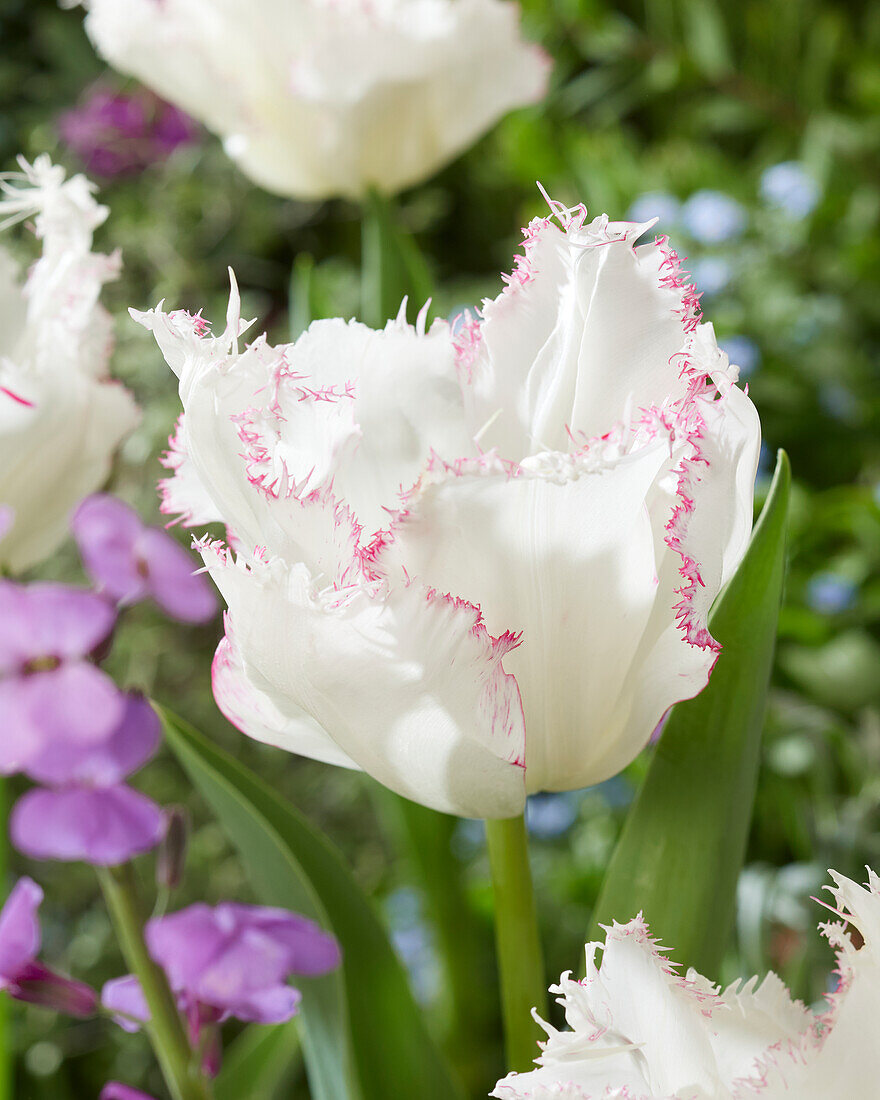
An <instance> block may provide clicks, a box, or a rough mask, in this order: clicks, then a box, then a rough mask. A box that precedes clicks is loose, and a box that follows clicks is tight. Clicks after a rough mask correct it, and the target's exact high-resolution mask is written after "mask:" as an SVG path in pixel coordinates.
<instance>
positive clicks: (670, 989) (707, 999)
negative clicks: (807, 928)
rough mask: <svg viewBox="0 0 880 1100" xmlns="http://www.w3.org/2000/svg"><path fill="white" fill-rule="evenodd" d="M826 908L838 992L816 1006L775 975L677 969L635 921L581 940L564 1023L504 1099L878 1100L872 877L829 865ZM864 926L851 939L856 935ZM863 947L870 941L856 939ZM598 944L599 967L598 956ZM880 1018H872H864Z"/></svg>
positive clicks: (877, 885) (561, 992) (879, 890)
mask: <svg viewBox="0 0 880 1100" xmlns="http://www.w3.org/2000/svg"><path fill="white" fill-rule="evenodd" d="M831 875H832V877H833V878H834V881H835V886H833V887H826V889H828V890H830V892H831V893H832V895H833V897H834V902H835V904H834V906H833V907H830V908H833V911H834V912H836V913H839V915H840V916H841V918H842V921H838V922H832V923H830V924H825V925H820V926H819V927H820V928H821V930H822V932H823V934H824V935H825V936H826V937H827V939H828V941H829V943H830V944H831V945H832V946H833V947H835V948H836V949H837V969H836V973H837V976H838V982H837V989H836V991H835V992H834V993H832V994H830V995H829V997H828V1003H827V1004H826V1005H824V1006H822V1009H821V1010H820V1011H818V1012H815V1013H814V1012H811V1011H810V1010H809V1009H807V1008H806V1007H805V1006H804V1005H803V1004H801V1003H800V1002H799V1001H795V1000H793V999H792V998H791V996H790V994H789V992H788V990H787V989H786V987H785V985H784V984H783V982H782V981H781V980H780V979H779V978H778V977H777V976H776V975H775V974H773V973H772V972H771V973H769V974H768V975H767V976H766V977H765V978H764V980H763V982H761V984H760V985H758V979H757V978H752V979H751V980H750V981H748V982H745V983H742V984H741V983H739V982H736V983H734V984H733V985H731V986H729V987H728V988H727V989H725V990H723V991H722V990H721V989H720V988H719V987H717V986H714V985H712V983H711V982H710V981H708V980H707V979H706V978H704V977H703V976H702V975H701V974H698V973H697V972H696V971H695V970H689V971H688V972H687V973H686V974H684V975H681V974H679V973H678V972H677V968H676V965H675V964H674V963H671V962H670V961H669V959H668V958H667V957H666V955H665V954H664V953H663V952H664V950H665V949H664V948H659V947H658V946H657V944H656V941H655V940H654V939H653V937H652V936H651V934H650V931H649V930H648V928H647V926H646V925H645V923H644V921H643V920H642V919H641V915H640V916H639V917H637V918H635V919H634V920H632V921H630V922H629V923H628V924H617V923H615V924H614V925H613V926H612V927H610V928H608V929H607V930H606V936H605V943H604V944H601V943H590V944H587V969H586V975H585V977H584V978H583V979H582V980H580V981H576V980H575V979H573V978H572V977H571V975H570V973H566V974H563V975H562V977H561V978H560V981H559V985H558V986H553V987H551V992H553V993H556V994H557V995H558V996H557V1000H558V1002H559V1004H561V1005H562V1007H563V1008H564V1009H565V1018H566V1022H567V1024H568V1026H569V1029H570V1030H568V1031H558V1030H557V1029H556V1028H554V1027H552V1026H551V1025H550V1024H546V1023H544V1022H543V1021H542V1020H540V1017H538V1016H536V1017H535V1018H536V1019H538V1021H539V1022H540V1023H541V1026H542V1027H543V1028H544V1029H545V1031H546V1032H547V1035H548V1038H547V1040H546V1041H545V1042H544V1043H543V1044H541V1046H542V1053H541V1055H540V1056H539V1057H538V1058H537V1059H536V1062H537V1063H538V1065H539V1067H540V1068H538V1069H535V1070H532V1071H531V1072H529V1073H511V1074H509V1075H508V1076H507V1077H505V1078H504V1080H502V1081H499V1082H498V1084H497V1085H496V1087H495V1090H494V1092H492V1094H491V1095H492V1096H494V1097H498V1098H499V1100H550V1098H551V1097H552V1098H553V1100H563V1098H568V1100H600V1098H601V1100H615V1098H616V1100H750V1098H752V1097H755V1098H759V1100H795V1098H796V1100H873V1098H874V1097H875V1096H876V1094H877V1093H876V1078H877V1073H876V1020H877V1013H878V1010H880V879H878V878H877V876H876V875H875V874H874V872H873V871H870V870H869V872H868V876H869V880H868V883H867V885H866V886H865V887H864V888H863V887H860V886H858V885H857V884H856V883H855V882H852V881H850V880H849V879H847V878H844V877H843V876H842V875H838V874H836V873H835V872H833V871H832V872H831ZM851 928H854V929H856V930H857V931H858V933H859V934H860V939H859V941H858V943H859V946H858V947H857V946H856V944H855V943H854V942H853V940H852V939H851V937H850V934H849V930H850V929H851ZM862 941H864V943H863V945H862ZM597 951H601V952H602V962H601V965H599V964H598V962H597V959H596V953H597ZM872 1021H875V1023H872Z"/></svg>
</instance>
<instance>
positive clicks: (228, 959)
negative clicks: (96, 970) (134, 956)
mask: <svg viewBox="0 0 880 1100" xmlns="http://www.w3.org/2000/svg"><path fill="white" fill-rule="evenodd" d="M146 940H147V946H148V947H149V950H150V954H151V955H152V956H153V958H154V959H155V960H156V962H158V963H159V964H160V965H161V966H162V968H163V969H164V970H165V973H166V974H167V975H168V981H169V983H170V985H171V988H172V989H173V990H174V992H175V994H176V996H177V998H178V1004H179V1005H180V1008H181V1011H182V1012H183V1013H184V1015H185V1016H186V1018H187V1021H188V1024H189V1030H190V1039H191V1041H192V1043H193V1046H194V1047H195V1046H197V1045H199V1044H200V1042H202V1041H203V1034H202V1033H203V1030H204V1029H205V1028H212V1027H213V1026H214V1025H216V1024H218V1023H221V1022H222V1021H223V1020H226V1019H228V1018H229V1017H230V1016H235V1017H236V1018H237V1019H239V1020H246V1021H252V1022H255V1023H262V1024H274V1023H282V1022H283V1021H285V1020H289V1019H290V1018H291V1017H292V1016H294V1015H295V1014H296V1011H297V1007H298V1005H299V1001H300V997H301V994H300V992H299V990H297V989H294V988H293V987H292V986H289V985H287V979H288V978H289V977H290V976H291V975H292V974H300V975H303V976H307V977H315V976H317V975H320V974H326V973H327V972H328V971H330V970H333V969H334V968H335V967H336V966H338V965H339V961H340V953H339V946H338V944H337V942H336V940H335V939H334V937H333V936H331V935H329V934H328V933H326V932H323V931H322V930H321V929H320V928H319V927H318V926H317V925H316V924H314V923H313V922H312V921H310V920H307V919H306V918H305V917H301V916H298V915H297V914H296V913H289V912H287V911H286V910H284V909H268V908H264V907H263V906H259V905H239V904H236V903H233V902H224V903H222V904H220V905H217V906H214V907H212V906H209V905H204V904H202V903H198V904H196V905H190V906H189V907H188V908H186V909H181V910H180V911H179V912H178V913H172V914H171V915H170V916H166V917H157V918H155V919H154V920H151V921H149V922H148V924H147V927H146ZM101 999H102V1001H103V1003H104V1005H105V1007H106V1008H108V1009H109V1010H110V1011H111V1012H116V1013H122V1014H123V1015H122V1016H121V1017H119V1019H118V1022H119V1023H120V1024H121V1026H123V1027H125V1028H127V1029H129V1030H133V1027H132V1021H131V1018H132V1017H133V1018H134V1019H135V1020H142V1021H144V1022H146V1021H147V1020H148V1019H149V1012H148V1009H147V1006H146V1003H145V1000H144V997H143V993H142V992H141V989H140V985H139V983H138V981H137V979H136V978H134V977H126V978H118V979H115V980H114V981H112V982H108V983H107V985H105V986H104V989H103V991H102V998H101ZM209 1038H210V1036H209ZM215 1055H216V1051H212V1052H211V1067H210V1068H212V1069H213V1070H215V1071H216V1068H217V1062H216V1057H215Z"/></svg>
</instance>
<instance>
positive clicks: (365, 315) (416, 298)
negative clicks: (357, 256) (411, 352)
mask: <svg viewBox="0 0 880 1100" xmlns="http://www.w3.org/2000/svg"><path fill="white" fill-rule="evenodd" d="M361 217H362V219H363V220H362V226H361V241H362V255H361V269H362V270H361V283H362V294H361V297H362V302H361V314H362V319H363V320H364V321H365V322H366V323H367V324H368V325H370V326H371V327H372V328H382V327H384V325H385V322H386V321H389V320H392V319H393V318H394V317H396V316H397V311H398V310H399V309H400V303H401V301H402V300H403V298H404V296H408V297H409V299H410V300H409V306H410V307H411V310H410V312H412V308H413V307H414V308H415V309H416V310H418V309H420V308H421V306H422V305H423V304H424V302H425V301H427V299H428V298H430V296H431V277H430V273H429V271H428V266H427V264H426V262H425V258H424V256H423V255H422V254H421V252H420V251H419V247H418V245H417V244H416V242H415V241H414V240H413V238H412V237H411V236H410V235H409V234H408V233H406V232H405V231H404V230H403V229H402V228H401V226H400V225H398V223H397V221H396V220H395V212H394V207H393V204H392V202H391V200H390V199H388V198H386V197H385V196H383V195H380V194H379V193H378V192H377V191H370V192H368V193H367V195H366V196H365V197H364V204H363V210H362V213H361Z"/></svg>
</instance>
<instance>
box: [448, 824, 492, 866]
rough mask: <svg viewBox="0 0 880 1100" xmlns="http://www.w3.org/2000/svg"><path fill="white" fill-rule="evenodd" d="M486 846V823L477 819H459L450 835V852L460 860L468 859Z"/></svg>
mask: <svg viewBox="0 0 880 1100" xmlns="http://www.w3.org/2000/svg"><path fill="white" fill-rule="evenodd" d="M485 845H486V822H485V821H483V820H482V818H478V817H461V818H459V819H458V822H457V824H456V826H455V832H454V833H453V834H452V850H453V852H454V853H455V854H456V855H457V856H458V857H459V858H460V859H469V858H470V857H471V856H472V855H474V854H475V853H476V852H478V851H480V850H481V849H482V848H484V847H485Z"/></svg>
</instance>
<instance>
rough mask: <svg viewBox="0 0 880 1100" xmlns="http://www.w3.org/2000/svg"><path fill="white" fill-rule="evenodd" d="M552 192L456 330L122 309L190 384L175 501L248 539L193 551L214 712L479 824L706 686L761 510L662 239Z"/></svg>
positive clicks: (583, 772) (733, 411) (560, 780)
mask: <svg viewBox="0 0 880 1100" xmlns="http://www.w3.org/2000/svg"><path fill="white" fill-rule="evenodd" d="M557 213H558V215H559V219H560V221H561V224H562V228H560V227H559V226H558V225H556V224H555V223H554V221H553V219H552V218H542V219H536V220H535V221H534V222H532V224H531V225H530V226H529V227H528V229H527V230H526V241H527V243H526V253H525V256H524V257H521V258H520V261H519V263H518V266H517V269H516V272H515V274H514V275H513V276H512V277H511V278H510V280H509V285H508V287H507V288H506V289H505V290H504V291H503V293H502V294H501V295H500V296H499V297H498V298H496V299H495V300H494V301H487V302H486V303H484V309H483V319H482V320H481V321H472V322H471V323H469V324H468V325H466V326H465V328H464V329H463V331H462V332H461V333H460V334H459V336H458V337H454V336H453V334H452V332H451V330H450V328H449V326H448V325H447V324H446V323H445V322H440V321H436V322H435V323H434V324H433V326H432V327H431V328H430V330H428V331H426V330H425V322H424V313H423V315H422V316H421V317H420V319H419V322H418V324H417V325H416V326H415V327H412V326H409V325H407V324H406V322H405V320H404V319H403V318H404V315H403V313H401V316H400V317H399V318H398V319H397V320H396V321H394V322H391V323H389V324H388V325H387V326H386V328H385V329H384V331H381V332H375V331H372V330H371V329H368V328H366V327H365V326H364V325H362V324H356V323H350V324H346V323H345V322H343V321H340V320H332V321H317V322H315V323H314V324H313V325H312V326H311V327H310V329H309V330H308V331H307V332H306V333H304V334H303V336H301V337H300V339H299V340H298V341H297V342H296V343H295V344H291V345H285V346H281V347H275V348H273V347H271V346H270V345H269V344H268V343H267V342H266V340H265V337H260V338H259V339H257V340H256V341H255V342H254V343H252V344H250V345H249V346H247V347H245V348H244V349H243V350H242V349H240V347H239V337H240V334H241V332H242V331H243V327H242V325H241V324H240V321H239V318H238V305H237V297H236V295H235V294H234V295H233V298H232V300H231V304H230V314H229V319H228V324H227V328H226V331H225V332H224V333H223V334H222V335H220V336H218V337H213V336H210V335H209V334H208V333H207V331H206V326H205V322H204V321H202V319H201V318H193V317H190V316H189V315H187V314H184V313H181V312H177V313H163V312H161V310H156V311H151V312H149V313H147V314H136V316H137V317H138V319H139V320H141V321H142V323H144V324H145V325H147V326H148V327H150V328H152V329H153V331H154V333H155V335H156V338H157V340H158V342H159V344H160V345H161V347H162V350H163V351H164V353H165V357H166V359H167V360H168V362H169V364H170V365H171V366H172V368H173V369H174V370H175V371H176V372H177V374H178V375H179V377H180V394H181V399H182V402H183V407H184V416H183V418H182V421H181V424H180V426H179V428H178V431H177V433H176V436H175V438H174V440H173V443H172V452H171V454H170V455H169V460H168V462H169V465H170V466H172V468H173V469H174V476H173V477H172V478H171V479H170V481H169V482H168V483H167V484H166V486H165V496H166V500H165V505H164V507H165V509H166V511H170V512H176V513H178V514H180V515H182V516H184V517H189V518H190V521H192V519H193V517H195V518H196V521H197V522H204V521H206V520H209V519H222V520H223V521H224V522H225V523H226V524H227V525H228V527H229V529H230V537H231V543H232V546H233V547H234V548H235V550H236V552H237V555H234V554H232V553H230V552H227V551H226V550H225V549H223V548H221V547H219V546H215V545H211V544H208V543H205V544H204V545H203V547H202V549H203V553H204V557H205V561H206V562H207V564H208V566H209V568H210V570H211V573H212V575H213V576H214V579H215V581H216V583H217V584H218V586H219V588H220V590H221V592H222V593H223V595H224V597H225V599H226V601H227V604H228V605H229V616H228V626H229V629H228V633H227V638H226V639H225V640H224V642H223V643H222V644H221V647H220V650H219V652H218V658H217V663H216V666H215V694H216V696H217V700H218V702H219V704H220V706H221V708H222V709H223V710H224V711H225V712H226V713H227V715H228V716H229V717H230V718H231V719H232V721H233V722H235V723H236V724H237V725H238V726H239V727H240V728H241V729H243V730H244V731H245V732H246V733H249V734H251V735H252V736H255V737H257V738H259V739H261V740H265V741H269V742H271V743H273V744H277V745H281V746H283V747H284V748H287V749H289V750H290V751H293V752H298V753H302V754H304V755H307V756H312V757H315V758H317V759H322V760H329V761H332V762H334V763H340V764H347V765H348V766H357V767H360V768H363V769H364V770H366V771H367V772H369V773H370V774H371V775H373V776H375V777H376V778H377V779H379V780H380V781H381V782H382V783H385V784H386V785H387V786H389V787H391V788H393V789H394V790H396V791H398V792H399V793H401V794H404V795H406V796H407V797H409V798H412V799H414V800H416V801H418V802H422V803H424V804H426V805H428V806H432V807H435V808H437V809H441V810H446V811H450V812H454V813H459V814H462V815H468V816H483V817H504V816H509V815H513V814H516V813H518V812H519V811H521V810H522V808H523V804H524V799H525V795H526V793H527V792H531V791H537V790H542V789H551V790H564V789H570V788H576V787H581V786H585V785H587V784H591V783H596V782H599V781H600V780H603V779H605V778H607V777H608V776H610V775H613V774H614V773H615V772H617V771H618V770H619V769H621V768H622V767H624V766H625V765H626V764H628V763H629V762H630V761H631V760H632V759H633V757H634V756H635V755H636V754H637V753H638V752H639V751H640V750H641V749H642V747H643V746H644V745H645V743H646V742H647V741H648V738H649V737H650V734H651V732H652V731H653V729H654V728H655V727H656V725H657V723H658V722H659V721H660V719H661V718H662V716H663V714H664V713H665V712H666V710H667V709H668V708H669V707H670V706H671V705H672V704H673V703H675V702H676V701H678V700H680V699H685V698H689V697H690V696H692V695H694V694H696V693H697V692H698V691H700V690H701V689H702V688H703V687H704V686H705V684H706V682H707V680H708V677H709V674H710V671H711V669H712V666H713V664H714V662H715V660H716V657H717V655H718V650H719V646H718V644H717V643H716V642H715V641H714V639H713V638H712V637H711V636H710V634H709V631H708V628H707V625H706V622H707V614H708V611H709V607H710V605H711V603H712V601H713V599H714V597H715V595H716V594H717V593H718V591H719V588H720V587H721V585H722V584H723V583H724V581H725V580H726V579H727V578H728V577H729V576H730V575H731V573H732V572H733V570H734V569H735V567H736V565H737V564H738V562H739V560H740V559H741V557H742V555H743V553H744V550H745V547H746V545H747V542H748V538H749V532H750V529H751V520H752V490H753V483H754V476H755V468H756V464H757V456H758V449H759V436H760V429H759V424H758V418H757V414H756V412H755V409H754V407H753V406H752V404H751V402H750V400H749V399H748V397H747V396H746V395H745V394H744V393H743V392H742V391H741V390H740V389H738V388H737V386H736V385H735V380H736V373H737V372H736V368H734V367H731V366H730V365H729V364H728V361H727V357H726V356H725V355H724V354H723V353H722V352H720V351H719V350H718V348H717V346H716V344H715V338H714V334H713V332H712V329H711V326H709V325H701V324H699V309H698V304H697V300H696V298H695V296H694V293H693V291H692V290H691V289H690V288H689V287H687V286H686V285H685V283H684V280H683V277H682V275H681V273H680V272H679V269H678V266H677V262H676V258H675V256H674V254H673V253H671V252H670V251H669V250H668V249H667V247H666V246H665V244H664V243H663V242H660V243H656V244H649V245H643V246H640V247H634V244H633V242H634V241H635V240H636V238H638V236H639V235H640V233H641V232H642V231H643V229H644V228H645V226H641V225H631V224H623V223H617V224H615V223H609V222H608V220H607V218H604V217H603V218H597V219H596V220H595V221H593V222H592V223H590V224H589V225H586V224H584V216H583V212H582V211H580V212H578V211H576V212H574V213H569V212H567V211H561V210H558V208H557Z"/></svg>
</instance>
